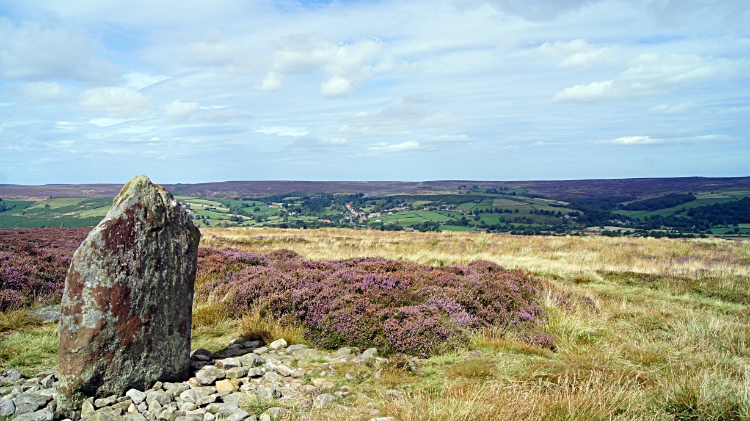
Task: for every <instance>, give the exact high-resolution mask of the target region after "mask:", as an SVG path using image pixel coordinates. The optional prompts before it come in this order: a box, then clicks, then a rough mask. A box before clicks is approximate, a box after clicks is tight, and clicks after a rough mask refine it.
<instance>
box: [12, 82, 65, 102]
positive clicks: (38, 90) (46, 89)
mask: <svg viewBox="0 0 750 421" xmlns="http://www.w3.org/2000/svg"><path fill="white" fill-rule="evenodd" d="M16 96H17V98H18V100H19V101H21V102H51V101H65V100H67V99H70V98H71V97H72V96H73V88H71V87H70V86H64V85H60V84H59V83H55V82H31V83H24V84H22V85H20V86H19V87H18V88H17V89H16Z"/></svg>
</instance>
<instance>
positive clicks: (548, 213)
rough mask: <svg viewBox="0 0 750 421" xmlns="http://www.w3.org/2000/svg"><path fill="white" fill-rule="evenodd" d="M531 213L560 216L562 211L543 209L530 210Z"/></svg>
mask: <svg viewBox="0 0 750 421" xmlns="http://www.w3.org/2000/svg"><path fill="white" fill-rule="evenodd" d="M531 213H533V214H535V215H547V216H558V217H560V216H562V211H557V212H555V211H547V210H544V209H539V210H532V211H531Z"/></svg>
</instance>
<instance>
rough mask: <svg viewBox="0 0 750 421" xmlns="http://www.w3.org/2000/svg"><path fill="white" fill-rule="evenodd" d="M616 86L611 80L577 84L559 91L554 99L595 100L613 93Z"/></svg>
mask: <svg viewBox="0 0 750 421" xmlns="http://www.w3.org/2000/svg"><path fill="white" fill-rule="evenodd" d="M614 92H615V86H614V85H613V82H612V81H611V80H605V81H603V82H592V83H590V84H588V85H576V86H573V87H571V88H565V89H564V90H563V91H562V92H558V93H557V94H556V95H555V96H554V98H552V100H553V101H593V100H597V99H601V98H605V97H608V96H611V95H613V93H614Z"/></svg>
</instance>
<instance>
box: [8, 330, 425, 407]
mask: <svg viewBox="0 0 750 421" xmlns="http://www.w3.org/2000/svg"><path fill="white" fill-rule="evenodd" d="M232 342H233V343H232V344H230V345H229V347H228V348H227V350H226V351H224V352H223V353H222V354H221V355H214V354H212V353H211V352H210V351H208V350H205V349H197V350H194V351H193V352H192V353H191V356H190V366H191V371H192V373H193V377H191V378H190V379H189V380H188V381H185V382H180V383H170V382H156V383H155V384H153V385H152V386H151V387H150V388H149V389H147V390H136V389H131V390H128V391H127V392H126V393H125V394H124V395H122V396H118V395H112V396H108V397H105V398H98V399H95V398H89V399H87V400H86V401H85V402H84V403H83V407H82V410H81V414H80V415H81V417H82V421H87V420H91V421H119V420H127V421H158V420H162V421H218V420H226V421H258V420H260V421H270V420H274V419H292V418H294V419H300V420H318V419H321V420H322V419H335V416H334V415H332V414H331V412H340V411H344V412H347V411H352V410H359V412H364V413H366V414H369V415H370V416H371V417H373V418H369V419H370V421H390V420H393V421H395V419H394V418H391V417H383V416H381V415H382V413H381V411H382V408H381V407H380V405H381V404H379V403H378V399H379V398H383V397H385V398H391V399H393V398H400V397H402V396H403V392H401V391H398V390H387V391H385V392H376V391H365V392H364V393H363V392H360V393H353V391H352V390H351V388H350V387H348V386H346V385H344V386H340V387H337V386H336V384H337V383H338V384H340V383H345V382H352V381H354V382H361V381H363V380H365V379H367V378H368V377H372V376H374V377H379V376H380V373H381V372H382V370H383V368H384V367H385V366H386V365H387V364H389V360H388V359H386V358H381V357H378V356H377V350H376V349H375V348H370V349H367V350H365V351H364V352H359V351H358V350H356V349H352V348H341V349H338V350H336V351H333V352H328V351H321V350H317V349H313V348H309V347H307V346H306V345H287V342H286V341H285V340H284V339H279V340H277V341H274V342H272V343H270V344H268V345H267V346H261V343H260V342H258V341H241V340H239V339H237V340H234V341H232ZM416 361H417V360H416V359H414V360H410V361H409V366H410V367H412V369H413V370H417V369H418V368H417V367H418V365H417V362H416ZM337 363H347V364H346V365H345V366H346V367H350V368H352V370H349V371H347V372H336V368H335V367H334V366H335V365H339V366H340V364H337ZM57 376H58V373H56V372H55V371H49V372H43V373H39V374H38V375H37V376H36V377H34V378H32V379H22V378H21V376H20V373H19V372H18V370H6V371H0V380H1V379H5V381H6V382H11V383H13V384H12V385H11V386H4V387H3V386H0V395H2V398H0V419H1V418H8V419H11V420H13V421H43V420H52V419H53V417H54V414H55V399H54V398H55V396H56V395H57V394H58V391H57V386H58V385H59V381H58V379H57ZM379 394H384V396H379ZM259 403H260V404H262V406H264V407H266V406H270V407H268V408H267V409H266V410H265V411H263V412H262V413H260V414H253V413H251V412H252V411H251V410H250V409H251V408H252V407H256V408H257V407H258V404H259ZM365 419H368V418H365Z"/></svg>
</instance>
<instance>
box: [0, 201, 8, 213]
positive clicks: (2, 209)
mask: <svg viewBox="0 0 750 421" xmlns="http://www.w3.org/2000/svg"><path fill="white" fill-rule="evenodd" d="M10 209H11V208H9V207H8V205H6V204H5V202H3V199H2V198H0V212H5V211H7V210H10Z"/></svg>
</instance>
